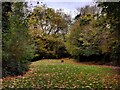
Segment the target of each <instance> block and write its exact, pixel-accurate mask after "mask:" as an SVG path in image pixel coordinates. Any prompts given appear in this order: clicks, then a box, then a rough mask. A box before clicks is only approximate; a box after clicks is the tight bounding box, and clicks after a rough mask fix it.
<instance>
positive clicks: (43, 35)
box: [28, 5, 70, 59]
mask: <svg viewBox="0 0 120 90" xmlns="http://www.w3.org/2000/svg"><path fill="white" fill-rule="evenodd" d="M68 23H70V17H69V16H68V15H66V14H64V13H63V12H62V11H61V10H57V11H55V10H54V9H52V8H47V7H46V6H45V5H43V6H40V7H35V8H34V10H33V12H31V14H30V15H29V22H28V24H29V33H30V35H31V36H32V37H33V38H34V42H35V46H36V54H35V56H36V57H37V59H41V58H61V57H62V56H65V55H62V54H66V49H65V45H64V43H63V42H64V40H65V34H66V33H67V31H68ZM60 49H61V50H60Z"/></svg>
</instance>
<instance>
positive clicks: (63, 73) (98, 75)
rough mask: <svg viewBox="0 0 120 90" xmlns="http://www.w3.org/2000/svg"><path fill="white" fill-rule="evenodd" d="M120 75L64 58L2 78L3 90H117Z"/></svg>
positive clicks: (35, 63)
mask: <svg viewBox="0 0 120 90" xmlns="http://www.w3.org/2000/svg"><path fill="white" fill-rule="evenodd" d="M119 79H120V77H119V75H118V74H117V73H116V72H115V71H114V70H113V69H112V68H108V67H102V66H95V65H85V64H80V63H77V62H74V61H73V60H68V59H65V60H64V63H61V61H60V60H53V59H52V60H51V59H50V60H41V61H36V62H33V63H32V64H31V65H30V71H28V72H27V73H26V74H25V75H23V76H17V77H7V78H4V79H3V82H2V83H3V88H38V89H45V88H48V89H53V88H54V89H55V88H66V89H74V88H77V89H82V88H87V89H98V90H101V89H105V88H109V89H110V88H112V89H119V88H120V85H119V81H120V80H119Z"/></svg>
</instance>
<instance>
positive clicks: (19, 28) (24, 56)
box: [2, 2, 34, 77]
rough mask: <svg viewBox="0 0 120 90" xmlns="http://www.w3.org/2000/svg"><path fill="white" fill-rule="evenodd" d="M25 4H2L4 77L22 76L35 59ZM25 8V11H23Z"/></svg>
mask: <svg viewBox="0 0 120 90" xmlns="http://www.w3.org/2000/svg"><path fill="white" fill-rule="evenodd" d="M25 5H26V3H23V2H16V3H15V2H14V3H13V2H12V3H10V2H3V3H2V25H3V26H2V34H3V35H2V36H3V40H2V42H3V43H2V76H3V77H4V76H6V75H18V74H22V73H23V72H24V71H26V70H27V69H28V67H27V64H28V62H29V61H30V60H31V59H32V57H33V51H34V50H33V45H32V42H31V39H30V36H29V34H28V29H27V23H26V22H27V21H26V20H27V19H26V18H25V17H26V16H25ZM23 8H24V9H23Z"/></svg>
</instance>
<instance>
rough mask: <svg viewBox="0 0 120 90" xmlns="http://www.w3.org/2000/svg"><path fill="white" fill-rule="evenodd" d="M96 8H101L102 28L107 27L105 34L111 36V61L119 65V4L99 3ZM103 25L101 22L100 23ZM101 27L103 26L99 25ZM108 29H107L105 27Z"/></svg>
mask: <svg viewBox="0 0 120 90" xmlns="http://www.w3.org/2000/svg"><path fill="white" fill-rule="evenodd" d="M98 6H99V7H101V8H102V12H101V16H102V17H106V18H105V20H104V22H105V23H106V24H104V26H109V29H107V32H110V34H111V35H112V38H111V39H112V40H111V39H109V40H110V42H111V41H112V43H111V45H110V46H111V47H110V48H111V52H110V53H111V55H110V57H111V59H113V60H114V61H116V60H117V61H116V63H117V64H118V65H119V64H120V61H119V59H120V56H119V55H120V36H119V34H120V10H119V8H120V2H99V3H98ZM101 23H103V20H102V21H101ZM101 26H103V25H101ZM107 28H108V27H107Z"/></svg>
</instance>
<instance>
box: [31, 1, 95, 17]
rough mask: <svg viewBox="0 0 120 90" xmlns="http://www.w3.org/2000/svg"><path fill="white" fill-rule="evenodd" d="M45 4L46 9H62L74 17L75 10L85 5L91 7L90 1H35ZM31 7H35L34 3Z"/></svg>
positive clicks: (35, 3)
mask: <svg viewBox="0 0 120 90" xmlns="http://www.w3.org/2000/svg"><path fill="white" fill-rule="evenodd" d="M37 1H40V2H43V4H46V5H47V7H50V8H54V9H55V10H56V9H64V11H65V13H67V14H71V15H72V17H74V16H75V15H76V14H77V11H76V9H77V8H80V7H84V6H86V5H92V4H93V2H92V0H37ZM31 3H32V5H33V6H36V5H37V2H36V1H32V2H31Z"/></svg>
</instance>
